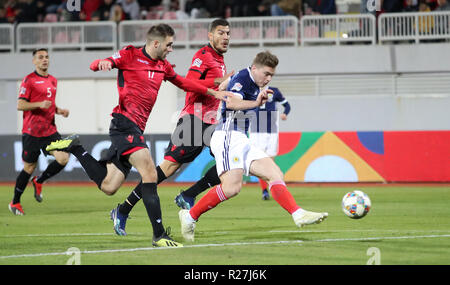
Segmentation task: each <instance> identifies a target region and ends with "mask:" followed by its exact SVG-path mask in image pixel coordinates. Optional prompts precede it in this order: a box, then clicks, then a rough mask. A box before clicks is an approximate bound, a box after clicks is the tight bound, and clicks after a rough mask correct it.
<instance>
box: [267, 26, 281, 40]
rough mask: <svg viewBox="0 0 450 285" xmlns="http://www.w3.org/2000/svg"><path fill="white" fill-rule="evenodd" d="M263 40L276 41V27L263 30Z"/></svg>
mask: <svg viewBox="0 0 450 285" xmlns="http://www.w3.org/2000/svg"><path fill="white" fill-rule="evenodd" d="M264 38H265V39H277V38H278V28H277V27H269V28H266V29H265V30H264Z"/></svg>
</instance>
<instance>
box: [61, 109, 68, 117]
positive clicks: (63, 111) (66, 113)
mask: <svg viewBox="0 0 450 285" xmlns="http://www.w3.org/2000/svg"><path fill="white" fill-rule="evenodd" d="M58 115H61V116H63V117H64V118H67V117H69V110H67V109H60V108H58Z"/></svg>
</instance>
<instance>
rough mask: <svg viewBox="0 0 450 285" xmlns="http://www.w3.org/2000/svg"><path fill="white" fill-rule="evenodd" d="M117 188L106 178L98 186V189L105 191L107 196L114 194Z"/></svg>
mask: <svg viewBox="0 0 450 285" xmlns="http://www.w3.org/2000/svg"><path fill="white" fill-rule="evenodd" d="M118 189H119V187H117V185H115V184H114V183H111V181H109V180H107V179H105V180H103V182H102V184H101V186H100V190H102V191H103V193H105V194H106V195H108V196H112V195H114V194H115V193H116V192H117V190H118Z"/></svg>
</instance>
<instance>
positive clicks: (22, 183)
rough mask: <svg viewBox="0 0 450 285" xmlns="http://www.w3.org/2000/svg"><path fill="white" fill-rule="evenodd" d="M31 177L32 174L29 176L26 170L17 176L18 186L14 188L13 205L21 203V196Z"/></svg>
mask: <svg viewBox="0 0 450 285" xmlns="http://www.w3.org/2000/svg"><path fill="white" fill-rule="evenodd" d="M30 177H31V174H28V173H27V172H26V171H25V170H22V171H21V172H20V173H19V175H18V176H17V179H16V185H15V187H14V197H13V200H12V203H13V204H17V203H20V196H22V194H23V191H25V188H26V187H27V184H28V180H30Z"/></svg>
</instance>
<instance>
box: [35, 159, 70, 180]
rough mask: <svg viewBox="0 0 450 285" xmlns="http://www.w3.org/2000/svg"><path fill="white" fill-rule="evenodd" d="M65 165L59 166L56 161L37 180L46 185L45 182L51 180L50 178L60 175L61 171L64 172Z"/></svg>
mask: <svg viewBox="0 0 450 285" xmlns="http://www.w3.org/2000/svg"><path fill="white" fill-rule="evenodd" d="M64 166H65V165H61V164H59V163H58V162H57V161H56V160H54V161H53V162H52V163H50V164H49V165H48V166H47V168H46V169H45V171H44V172H42V174H41V175H39V177H38V178H37V179H36V182H37V183H44V181H45V180H47V179H49V178H50V177H53V176H55V175H56V174H58V173H59V172H60V171H61V170H63V168H64Z"/></svg>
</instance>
